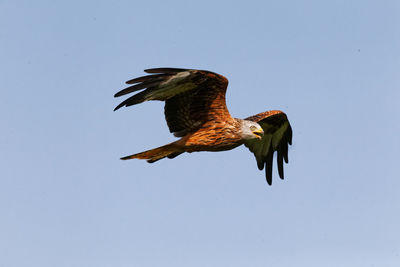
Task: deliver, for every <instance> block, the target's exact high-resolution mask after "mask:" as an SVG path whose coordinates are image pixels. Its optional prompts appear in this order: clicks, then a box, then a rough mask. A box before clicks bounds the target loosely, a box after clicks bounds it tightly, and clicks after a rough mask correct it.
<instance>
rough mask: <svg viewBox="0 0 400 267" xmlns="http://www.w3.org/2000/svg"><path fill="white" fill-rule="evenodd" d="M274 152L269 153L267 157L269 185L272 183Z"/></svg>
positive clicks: (266, 174) (266, 172) (266, 168)
mask: <svg viewBox="0 0 400 267" xmlns="http://www.w3.org/2000/svg"><path fill="white" fill-rule="evenodd" d="M273 157H274V154H273V152H272V153H271V152H270V153H268V155H267V158H266V159H265V178H266V180H267V183H268V184H269V185H272V160H273Z"/></svg>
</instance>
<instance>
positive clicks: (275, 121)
mask: <svg viewBox="0 0 400 267" xmlns="http://www.w3.org/2000/svg"><path fill="white" fill-rule="evenodd" d="M246 120H250V121H254V122H257V123H258V124H260V125H261V127H262V128H263V130H264V136H263V138H262V139H261V140H259V139H251V140H246V141H245V143H244V145H245V146H246V147H248V148H249V149H250V151H251V152H253V153H254V156H255V157H256V160H257V166H258V169H259V170H262V169H264V166H265V177H266V179H267V182H268V184H269V185H271V184H272V160H273V156H274V152H275V151H277V152H278V155H277V165H278V172H279V176H280V177H281V179H283V177H284V176H283V160H285V162H286V163H288V145H289V144H290V145H291V144H292V127H290V123H289V121H288V118H287V116H286V114H285V113H283V112H282V111H279V110H271V111H266V112H263V113H259V114H257V115H254V116H251V117H249V118H246Z"/></svg>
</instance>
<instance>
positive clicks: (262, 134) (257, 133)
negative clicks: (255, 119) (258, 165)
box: [253, 129, 264, 140]
mask: <svg viewBox="0 0 400 267" xmlns="http://www.w3.org/2000/svg"><path fill="white" fill-rule="evenodd" d="M253 134H254V135H255V136H257V138H258V139H260V140H261V139H262V138H263V136H264V131H263V130H262V129H259V130H255V131H254V132H253Z"/></svg>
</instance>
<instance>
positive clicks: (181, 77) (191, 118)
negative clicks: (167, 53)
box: [114, 68, 230, 137]
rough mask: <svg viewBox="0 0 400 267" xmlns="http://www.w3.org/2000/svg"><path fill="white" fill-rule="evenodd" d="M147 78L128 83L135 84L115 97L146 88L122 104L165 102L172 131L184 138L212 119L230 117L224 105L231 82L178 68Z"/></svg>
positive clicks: (159, 70)
mask: <svg viewBox="0 0 400 267" xmlns="http://www.w3.org/2000/svg"><path fill="white" fill-rule="evenodd" d="M145 72H147V73H151V74H152V75H147V76H143V77H139V78H135V79H132V80H129V81H127V82H126V83H127V84H133V85H132V86H129V87H128V88H125V89H123V90H121V91H119V92H118V93H116V94H115V95H114V97H119V96H123V95H126V94H129V93H132V92H135V91H138V90H142V89H145V90H143V91H141V92H139V93H137V94H135V95H133V96H131V97H129V98H128V99H126V100H125V101H123V102H122V103H121V104H119V105H118V106H117V107H116V108H115V109H114V110H117V109H119V108H121V107H123V106H127V107H128V106H132V105H135V104H139V103H142V102H145V101H149V100H161V101H165V110H164V111H165V119H166V121H167V124H168V127H169V130H170V132H172V133H174V135H175V136H178V137H180V136H184V135H186V134H187V133H188V132H191V131H193V130H195V129H198V128H199V127H200V126H201V125H203V124H204V123H205V122H207V121H209V120H215V119H216V118H221V119H223V117H224V116H230V115H229V112H228V109H227V108H226V103H225V92H226V89H227V86H228V80H227V79H226V78H225V77H224V76H222V75H219V74H216V73H213V72H209V71H204V70H189V69H175V68H157V69H147V70H145Z"/></svg>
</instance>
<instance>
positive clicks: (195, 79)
mask: <svg viewBox="0 0 400 267" xmlns="http://www.w3.org/2000/svg"><path fill="white" fill-rule="evenodd" d="M145 72H146V73H151V75H147V76H143V77H139V78H135V79H133V80H129V81H127V82H126V83H127V84H133V85H132V86H129V87H128V88H125V89H123V90H121V91H119V92H118V93H116V94H115V95H114V97H119V96H123V95H126V94H129V93H132V92H135V91H138V90H143V89H144V90H143V91H141V92H139V93H137V94H135V95H133V96H131V97H129V98H128V99H126V100H125V101H123V102H122V103H121V104H119V105H118V106H117V107H116V108H115V109H114V111H115V110H117V109H119V108H121V107H123V106H126V107H128V106H132V105H136V104H139V103H142V102H145V101H149V100H161V101H165V110H164V111H165V112H164V113H165V119H166V121H167V124H168V128H169V130H170V132H171V133H173V134H174V135H175V136H176V137H181V138H180V139H179V140H177V141H175V142H172V143H170V144H167V145H164V146H161V147H158V148H154V149H151V150H148V151H145V152H142V153H137V154H133V155H130V156H127V157H123V158H121V159H135V158H136V159H147V162H149V163H152V162H155V161H157V160H160V159H163V158H165V157H168V158H175V157H176V156H178V155H180V154H182V153H184V152H189V153H191V152H195V151H223V150H230V149H233V148H235V147H237V146H240V145H242V144H244V145H245V146H246V147H248V148H249V149H250V151H251V152H253V153H254V155H255V157H256V160H257V166H258V168H259V169H260V170H262V169H264V166H265V175H266V179H267V182H268V184H269V185H271V183H272V159H273V155H274V152H275V151H277V152H278V153H277V165H278V172H279V176H280V177H281V179H283V177H284V176H283V161H285V162H286V163H288V144H292V128H291V127H290V124H289V121H288V119H287V117H286V114H285V113H283V112H282V111H279V110H271V111H266V112H263V113H259V114H257V115H254V116H251V117H248V118H246V119H244V120H243V119H237V118H233V117H232V116H231V115H230V114H229V111H228V109H227V107H226V103H225V93H226V89H227V87H228V80H227V79H226V78H225V77H224V76H222V75H219V74H216V73H213V72H210V71H205V70H192V69H176V68H156V69H147V70H145Z"/></svg>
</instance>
